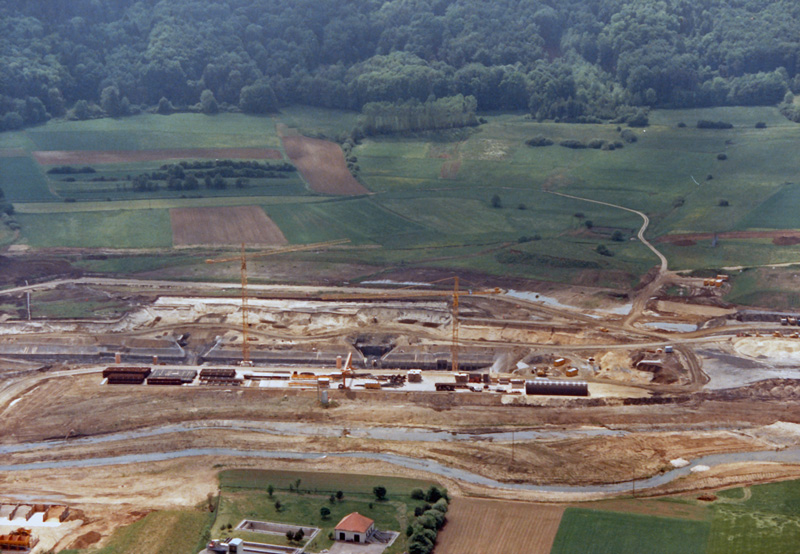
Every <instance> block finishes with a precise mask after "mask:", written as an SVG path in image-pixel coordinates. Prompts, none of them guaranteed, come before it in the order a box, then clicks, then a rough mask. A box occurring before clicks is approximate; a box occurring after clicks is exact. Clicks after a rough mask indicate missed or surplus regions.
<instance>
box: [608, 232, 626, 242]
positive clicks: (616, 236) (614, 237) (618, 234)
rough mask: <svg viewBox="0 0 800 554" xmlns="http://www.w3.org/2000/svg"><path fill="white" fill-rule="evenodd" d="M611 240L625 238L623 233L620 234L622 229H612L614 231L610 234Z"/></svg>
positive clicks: (615, 240)
mask: <svg viewBox="0 0 800 554" xmlns="http://www.w3.org/2000/svg"><path fill="white" fill-rule="evenodd" d="M611 240H613V241H614V242H622V241H624V240H625V235H623V234H622V231H619V230H617V231H614V233H613V234H612V235H611Z"/></svg>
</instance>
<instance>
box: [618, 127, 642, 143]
mask: <svg viewBox="0 0 800 554" xmlns="http://www.w3.org/2000/svg"><path fill="white" fill-rule="evenodd" d="M619 136H620V137H621V138H622V140H624V141H625V142H627V143H628V144H632V143H634V142H636V141H637V140H639V137H637V136H636V133H634V132H633V131H631V130H630V129H624V130H623V131H622V132H621V133H620V134H619Z"/></svg>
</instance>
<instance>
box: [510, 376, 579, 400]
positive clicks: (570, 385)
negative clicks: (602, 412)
mask: <svg viewBox="0 0 800 554" xmlns="http://www.w3.org/2000/svg"><path fill="white" fill-rule="evenodd" d="M525 394H537V395H539V394H542V395H548V394H552V395H558V396H589V383H587V382H586V381H548V380H547V379H534V380H533V381H526V382H525Z"/></svg>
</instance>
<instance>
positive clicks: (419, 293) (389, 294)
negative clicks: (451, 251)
mask: <svg viewBox="0 0 800 554" xmlns="http://www.w3.org/2000/svg"><path fill="white" fill-rule="evenodd" d="M450 279H453V290H452V291H444V290H415V289H410V288H407V287H406V288H400V289H397V290H396V291H382V292H374V293H369V292H367V293H344V294H323V295H322V299H323V300H373V299H383V300H386V299H390V298H420V297H427V298H430V297H442V296H452V297H453V304H452V317H451V320H450V325H451V332H452V333H451V334H452V339H451V344H450V355H451V357H452V362H451V364H450V365H451V369H452V371H458V326H459V318H458V310H459V298H460V297H461V296H464V295H466V296H489V295H492V294H501V293H502V292H503V291H502V290H501V289H499V288H494V289H485V290H477V291H473V290H470V289H467V290H461V289H459V288H458V284H459V281H458V276H455V277H448V278H447V279H440V280H438V281H433V282H431V283H430V284H435V283H441V282H442V281H448V280H450Z"/></svg>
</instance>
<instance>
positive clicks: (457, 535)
mask: <svg viewBox="0 0 800 554" xmlns="http://www.w3.org/2000/svg"><path fill="white" fill-rule="evenodd" d="M563 512H564V508H563V507H561V506H550V505H545V504H529V503H524V502H510V501H502V500H485V499H477V498H455V499H453V501H452V502H451V504H450V509H449V510H448V512H447V520H448V522H447V525H445V527H444V529H443V530H442V531H441V533H440V534H439V537H438V540H437V544H436V553H437V554H462V553H465V552H525V553H526V554H549V553H550V549H551V547H552V545H553V540H554V538H555V536H556V532H557V531H558V527H559V524H560V522H561V515H562V513H563Z"/></svg>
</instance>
